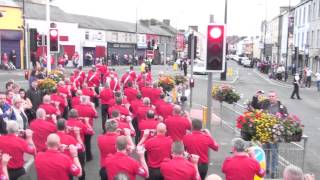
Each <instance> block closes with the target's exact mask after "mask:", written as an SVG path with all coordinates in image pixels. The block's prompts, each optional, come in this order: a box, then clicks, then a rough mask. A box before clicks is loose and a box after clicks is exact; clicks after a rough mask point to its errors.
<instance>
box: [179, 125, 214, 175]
mask: <svg viewBox="0 0 320 180" xmlns="http://www.w3.org/2000/svg"><path fill="white" fill-rule="evenodd" d="M183 144H184V146H185V148H186V151H187V152H188V153H189V154H196V155H198V156H199V157H200V159H199V163H198V170H199V174H200V177H201V179H202V180H204V178H205V177H206V175H207V172H208V164H209V157H208V154H209V148H210V149H212V150H214V151H218V149H219V145H218V143H217V142H216V141H215V140H214V139H213V137H212V136H211V133H210V131H209V130H207V129H203V130H202V122H201V120H199V119H194V120H192V132H191V134H187V135H185V136H184V137H183Z"/></svg>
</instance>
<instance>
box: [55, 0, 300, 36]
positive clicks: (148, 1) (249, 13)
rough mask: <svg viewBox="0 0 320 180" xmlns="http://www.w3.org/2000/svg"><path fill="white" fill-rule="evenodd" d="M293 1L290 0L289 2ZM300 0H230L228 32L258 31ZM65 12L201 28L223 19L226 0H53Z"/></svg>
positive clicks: (257, 33) (181, 27)
mask: <svg viewBox="0 0 320 180" xmlns="http://www.w3.org/2000/svg"><path fill="white" fill-rule="evenodd" d="M290 1H291V2H290ZM298 2H300V0H228V23H227V25H228V35H246V36H251V35H259V32H260V22H261V21H262V20H264V19H266V18H267V19H271V18H272V17H275V16H276V15H278V14H279V12H280V10H279V7H280V6H288V5H289V3H291V6H293V5H296V4H297V3H298ZM54 3H55V4H56V5H58V6H59V7H61V8H62V9H63V10H65V11H66V12H70V13H75V14H83V15H90V16H97V17H103V18H108V19H115V20H121V21H129V22H135V21H136V18H137V19H146V18H156V19H159V20H162V19H170V20H171V25H172V26H173V27H176V28H179V29H186V28H187V27H188V25H198V26H199V28H200V31H203V30H204V29H205V26H206V24H207V23H208V22H209V14H214V16H215V21H216V22H217V23H223V22H224V5H225V1H224V0H54Z"/></svg>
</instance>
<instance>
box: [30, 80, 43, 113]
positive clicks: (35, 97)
mask: <svg viewBox="0 0 320 180" xmlns="http://www.w3.org/2000/svg"><path fill="white" fill-rule="evenodd" d="M26 96H27V98H29V99H30V101H31V103H32V109H33V111H36V110H37V109H38V107H39V105H40V104H41V99H42V93H41V91H40V89H39V88H38V81H32V82H31V87H30V88H29V89H28V90H27V93H26Z"/></svg>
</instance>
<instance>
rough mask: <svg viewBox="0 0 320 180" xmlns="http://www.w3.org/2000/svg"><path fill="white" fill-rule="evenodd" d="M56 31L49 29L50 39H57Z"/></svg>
mask: <svg viewBox="0 0 320 180" xmlns="http://www.w3.org/2000/svg"><path fill="white" fill-rule="evenodd" d="M57 36H58V29H50V37H57Z"/></svg>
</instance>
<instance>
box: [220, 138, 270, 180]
mask: <svg viewBox="0 0 320 180" xmlns="http://www.w3.org/2000/svg"><path fill="white" fill-rule="evenodd" d="M232 154H233V155H232V156H231V157H228V158H226V159H225V160H224V162H223V165H222V172H223V173H224V174H225V176H226V180H249V179H254V176H255V175H257V176H259V177H261V178H262V177H263V176H264V174H265V171H264V170H263V169H262V168H261V167H260V164H259V162H258V161H257V160H255V158H254V157H255V155H254V152H249V153H248V152H246V147H245V141H244V140H243V139H241V138H234V139H233V140H232Z"/></svg>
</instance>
